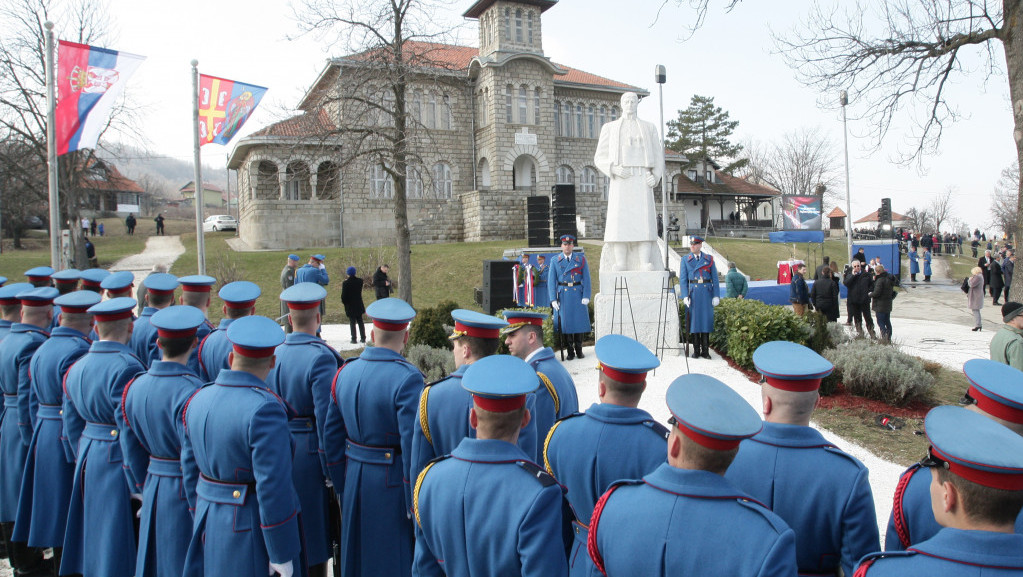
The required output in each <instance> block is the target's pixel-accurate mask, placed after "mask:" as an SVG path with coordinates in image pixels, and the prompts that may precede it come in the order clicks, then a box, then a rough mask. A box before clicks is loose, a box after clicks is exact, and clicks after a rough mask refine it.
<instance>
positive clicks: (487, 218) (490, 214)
mask: <svg viewBox="0 0 1023 577" xmlns="http://www.w3.org/2000/svg"><path fill="white" fill-rule="evenodd" d="M526 196H528V195H527V193H526V192H523V191H512V192H508V191H498V190H473V191H470V192H468V193H466V194H463V195H462V214H463V218H464V221H465V238H464V239H463V240H465V241H466V242H480V241H487V240H507V239H513V238H514V239H518V238H525V237H526Z"/></svg>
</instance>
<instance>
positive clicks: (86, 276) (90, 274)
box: [81, 268, 110, 294]
mask: <svg viewBox="0 0 1023 577" xmlns="http://www.w3.org/2000/svg"><path fill="white" fill-rule="evenodd" d="M108 276H110V271H108V270H107V269H105V268H89V269H85V270H83V271H82V285H81V286H82V290H87V291H92V292H95V293H100V294H103V287H102V286H101V285H102V284H103V280H104V279H106V278H107V277H108Z"/></svg>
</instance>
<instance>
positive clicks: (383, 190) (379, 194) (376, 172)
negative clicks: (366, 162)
mask: <svg viewBox="0 0 1023 577" xmlns="http://www.w3.org/2000/svg"><path fill="white" fill-rule="evenodd" d="M369 190H370V196H371V197H373V198H391V197H392V196H394V185H393V183H391V175H389V174H387V171H386V170H384V167H383V165H380V164H375V165H373V166H372V167H371V168H370V169H369Z"/></svg>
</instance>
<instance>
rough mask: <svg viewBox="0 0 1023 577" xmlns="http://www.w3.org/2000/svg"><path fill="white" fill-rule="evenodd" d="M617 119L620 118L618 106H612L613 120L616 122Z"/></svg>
mask: <svg viewBox="0 0 1023 577" xmlns="http://www.w3.org/2000/svg"><path fill="white" fill-rule="evenodd" d="M615 120H618V107H617V106H612V107H611V122H614V121H615Z"/></svg>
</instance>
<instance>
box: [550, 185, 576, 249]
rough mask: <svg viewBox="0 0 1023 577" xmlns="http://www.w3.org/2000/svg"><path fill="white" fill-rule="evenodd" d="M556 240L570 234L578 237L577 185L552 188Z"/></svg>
mask: <svg viewBox="0 0 1023 577" xmlns="http://www.w3.org/2000/svg"><path fill="white" fill-rule="evenodd" d="M551 201H552V204H553V208H552V210H551V212H552V213H553V220H554V238H555V239H558V238H561V236H562V235H565V234H570V235H572V236H575V237H578V234H577V232H576V226H575V185H574V184H556V185H554V187H552V188H551Z"/></svg>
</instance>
